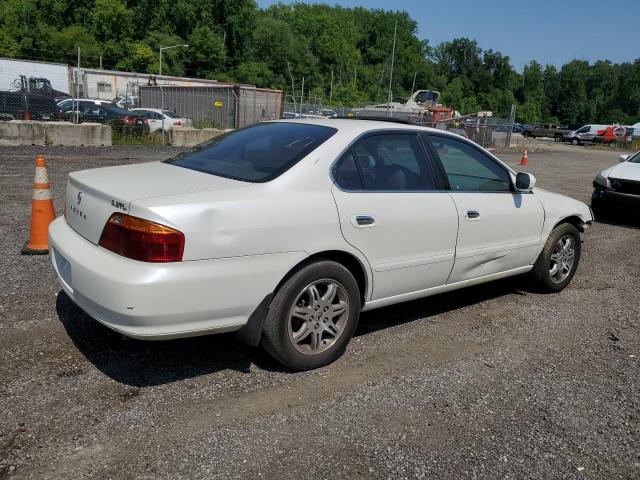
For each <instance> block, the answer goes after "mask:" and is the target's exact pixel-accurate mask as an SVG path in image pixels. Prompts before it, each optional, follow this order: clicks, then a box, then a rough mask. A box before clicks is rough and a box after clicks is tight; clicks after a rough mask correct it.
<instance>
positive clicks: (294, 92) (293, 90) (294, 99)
mask: <svg viewBox="0 0 640 480" xmlns="http://www.w3.org/2000/svg"><path fill="white" fill-rule="evenodd" d="M287 70H289V76H290V77H291V98H293V113H296V89H295V85H294V83H293V74H292V73H291V64H290V63H289V62H287Z"/></svg>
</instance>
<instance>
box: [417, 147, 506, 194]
mask: <svg viewBox="0 0 640 480" xmlns="http://www.w3.org/2000/svg"><path fill="white" fill-rule="evenodd" d="M430 141H431V145H432V146H433V149H434V150H435V153H436V155H437V156H438V159H439V160H440V163H441V164H442V166H443V167H444V171H445V174H446V176H447V179H448V180H449V186H450V188H451V190H454V191H473V192H477V191H480V192H510V191H511V177H510V175H509V172H508V171H507V170H505V169H504V168H503V167H502V166H500V165H498V164H497V163H496V162H495V161H493V159H491V158H489V157H488V156H487V155H485V154H483V153H482V152H481V151H479V150H478V149H476V148H474V147H473V146H471V145H469V144H468V143H467V142H464V141H460V140H457V139H455V138H448V137H437V136H432V137H430Z"/></svg>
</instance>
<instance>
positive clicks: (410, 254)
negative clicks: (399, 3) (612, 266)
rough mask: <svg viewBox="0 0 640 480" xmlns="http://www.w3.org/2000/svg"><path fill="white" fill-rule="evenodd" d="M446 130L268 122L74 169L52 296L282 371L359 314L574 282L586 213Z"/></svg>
mask: <svg viewBox="0 0 640 480" xmlns="http://www.w3.org/2000/svg"><path fill="white" fill-rule="evenodd" d="M534 184H535V179H534V177H533V176H532V175H531V174H528V173H516V172H514V171H513V170H512V169H511V168H509V167H508V166H507V165H505V164H504V163H502V162H501V161H500V160H499V159H498V158H496V157H495V156H493V155H492V154H491V153H489V152H487V151H486V150H484V149H482V148H481V147H479V146H478V145H476V144H474V143H472V142H470V141H468V140H466V139H464V138H462V137H460V136H457V135H454V134H450V133H446V132H443V131H440V130H435V129H429V128H423V127H418V126H413V125H405V124H400V123H391V122H380V121H374V120H353V119H323V120H315V119H314V120H292V121H274V122H264V123H259V124H256V125H253V126H251V127H248V128H244V129H240V130H235V131H233V132H230V133H227V134H225V135H223V136H220V137H217V138H215V139H213V140H211V141H209V142H206V143H203V144H201V145H199V146H198V147H196V148H194V149H192V150H190V151H187V152H185V153H181V154H178V155H177V156H176V157H175V158H173V159H170V160H167V161H163V162H151V163H143V164H135V165H127V166H118V167H107V168H99V169H93V170H85V171H80V172H74V173H71V174H70V175H69V181H68V185H67V190H66V211H65V215H64V217H61V218H58V219H56V220H55V221H54V222H53V223H52V224H51V226H50V229H49V236H50V245H51V247H52V248H51V254H52V255H51V257H52V261H53V266H54V268H55V270H56V272H57V274H58V277H59V281H60V284H61V285H62V288H63V289H64V291H65V292H66V293H67V295H69V297H71V298H72V299H73V301H74V302H75V303H76V304H77V305H78V306H80V308H82V309H83V310H85V311H86V312H87V313H88V314H89V315H90V316H91V317H93V318H95V319H96V320H98V321H99V322H101V323H103V324H104V325H106V326H107V327H109V328H112V329H113V330H116V331H118V332H121V333H122V334H124V335H127V336H131V337H135V338H142V339H161V338H171V337H186V336H193V335H202V334H208V333H219V332H231V331H236V332H238V334H239V336H240V338H241V339H243V340H244V341H245V342H247V343H249V344H251V345H258V344H260V343H261V344H262V345H263V346H264V347H265V349H266V350H267V351H268V352H269V353H270V354H271V355H273V356H274V357H275V358H276V359H277V360H279V361H280V362H282V363H284V364H285V365H287V366H288V367H290V368H293V369H310V368H315V367H319V366H321V365H325V364H327V363H329V362H331V361H333V360H335V359H336V358H337V357H339V356H340V355H341V354H342V352H343V351H344V350H345V348H346V345H347V343H348V342H349V339H350V338H351V336H352V335H353V332H354V331H355V329H356V325H357V323H358V317H359V315H360V312H361V311H364V310H371V309H374V308H378V307H383V306H386V305H392V304H395V303H399V302H404V301H407V300H412V299H416V298H420V297H426V296H429V295H434V294H437V293H441V292H446V291H450V290H455V289H458V288H462V287H466V286H470V285H476V284H478V283H483V282H488V281H491V280H496V279H499V278H503V277H509V276H513V275H520V274H529V275H530V276H531V277H532V278H533V279H534V280H535V281H536V282H537V284H538V285H539V288H540V289H542V290H544V291H549V292H557V291H559V290H562V289H563V288H564V287H566V286H567V284H568V283H569V282H570V281H571V278H572V277H573V275H574V273H575V271H576V268H577V266H578V261H579V259H580V247H581V243H580V242H581V237H580V232H581V231H583V230H584V229H585V228H586V227H587V225H588V224H589V223H590V222H591V221H592V219H593V217H592V214H591V211H590V209H589V207H588V206H587V205H585V204H584V203H582V202H579V201H577V200H573V199H571V198H568V197H565V196H562V195H558V194H555V193H551V192H547V191H545V190H542V189H539V188H535V189H534Z"/></svg>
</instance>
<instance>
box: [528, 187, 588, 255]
mask: <svg viewBox="0 0 640 480" xmlns="http://www.w3.org/2000/svg"><path fill="white" fill-rule="evenodd" d="M534 193H535V195H536V197H538V199H539V200H540V203H542V206H543V208H544V224H543V226H542V235H541V237H540V238H541V245H544V243H545V242H546V241H547V238H548V237H549V234H550V233H551V231H552V230H553V228H554V227H555V226H556V225H557V224H558V223H561V222H562V221H563V220H566V219H574V221H573V222H572V223H577V224H578V225H577V226H578V227H579V229H580V230H581V231H584V230H585V229H586V228H587V226H588V225H589V224H590V223H591V222H592V221H593V213H592V212H591V209H590V208H589V206H588V205H587V204H586V203H584V202H581V201H579V200H576V199H574V198H571V197H567V196H566V195H560V194H559V193H553V192H549V191H547V190H544V189H541V188H536V189H535V190H534Z"/></svg>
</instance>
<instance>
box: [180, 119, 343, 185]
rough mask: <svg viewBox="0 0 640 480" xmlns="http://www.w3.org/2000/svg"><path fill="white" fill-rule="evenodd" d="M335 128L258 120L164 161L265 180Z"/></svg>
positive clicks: (202, 169)
mask: <svg viewBox="0 0 640 480" xmlns="http://www.w3.org/2000/svg"><path fill="white" fill-rule="evenodd" d="M336 131H337V130H336V129H335V128H330V127H323V126H319V125H309V124H304V123H285V122H278V123H258V124H256V125H252V126H250V127H247V128H242V129H240V130H234V131H233V132H229V133H227V134H224V135H221V136H219V137H216V138H214V139H212V140H209V141H208V142H205V143H202V144H200V145H198V146H197V147H195V148H193V149H192V150H189V151H187V152H184V153H181V154H179V155H178V156H177V157H175V158H173V159H171V160H167V163H171V164H173V165H177V166H179V167H184V168H189V169H191V170H197V171H199V172H204V173H210V174H212V175H218V176H221V177H227V178H232V179H234V180H242V181H244V182H268V181H269V180H272V179H274V178H276V177H277V176H279V175H281V174H282V173H284V172H285V171H286V170H288V169H289V168H291V167H292V166H293V165H295V164H296V163H297V162H298V161H299V160H300V159H302V158H304V157H306V156H307V155H309V153H311V152H312V151H313V150H315V149H316V148H317V147H318V146H319V145H321V144H322V143H324V142H325V141H326V140H327V139H328V138H329V137H331V136H332V135H333V134H334V133H335V132H336Z"/></svg>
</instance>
